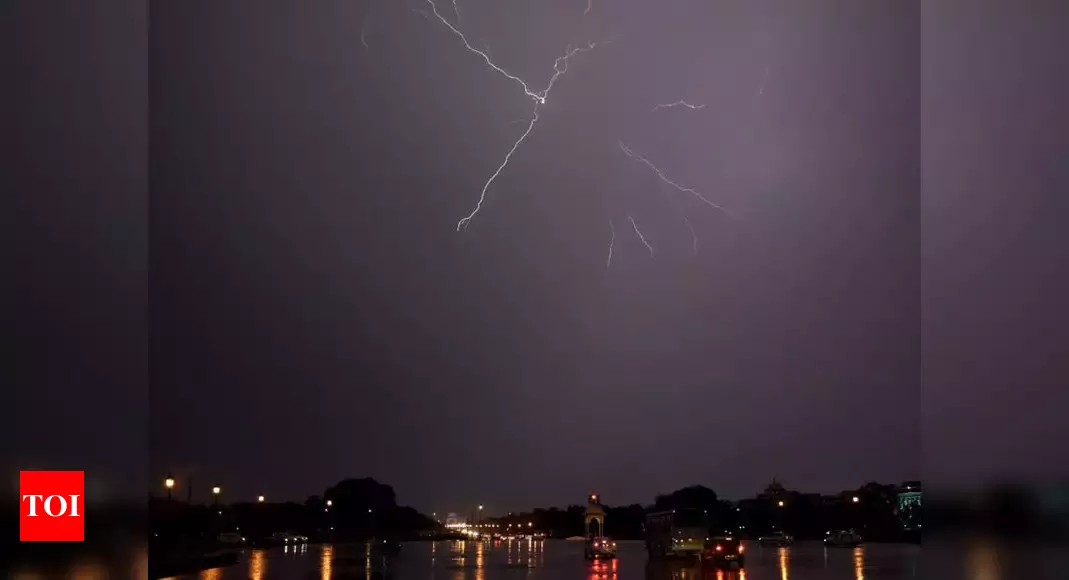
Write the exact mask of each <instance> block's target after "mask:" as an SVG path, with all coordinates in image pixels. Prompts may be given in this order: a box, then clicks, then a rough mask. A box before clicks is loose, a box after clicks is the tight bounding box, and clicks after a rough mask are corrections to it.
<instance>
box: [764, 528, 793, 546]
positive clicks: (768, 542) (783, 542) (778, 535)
mask: <svg viewBox="0 0 1069 580" xmlns="http://www.w3.org/2000/svg"><path fill="white" fill-rule="evenodd" d="M757 543H758V544H761V545H762V546H776V547H780V548H782V547H785V546H790V545H791V544H793V543H794V537H793V536H791V535H790V534H787V533H785V532H782V531H777V532H772V533H771V534H769V535H767V536H761V537H759V538H757Z"/></svg>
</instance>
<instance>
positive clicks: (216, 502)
mask: <svg viewBox="0 0 1069 580" xmlns="http://www.w3.org/2000/svg"><path fill="white" fill-rule="evenodd" d="M222 492H223V488H221V487H219V486H218V485H217V486H215V487H213V488H212V505H219V494H220V493H222Z"/></svg>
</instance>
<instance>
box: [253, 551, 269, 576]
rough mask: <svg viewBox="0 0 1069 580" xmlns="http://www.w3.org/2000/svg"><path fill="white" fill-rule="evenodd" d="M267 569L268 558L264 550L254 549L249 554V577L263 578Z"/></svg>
mask: <svg viewBox="0 0 1069 580" xmlns="http://www.w3.org/2000/svg"><path fill="white" fill-rule="evenodd" d="M266 571H267V558H266V557H265V556H264V551H263V550H253V551H252V554H251V555H250V556H249V579H250V580H263V578H264V574H265V573H266Z"/></svg>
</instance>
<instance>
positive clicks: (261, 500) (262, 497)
mask: <svg viewBox="0 0 1069 580" xmlns="http://www.w3.org/2000/svg"><path fill="white" fill-rule="evenodd" d="M256 501H258V502H260V503H263V501H264V496H262V495H261V496H259V497H257V498H256Z"/></svg>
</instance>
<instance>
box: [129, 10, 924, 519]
mask: <svg viewBox="0 0 1069 580" xmlns="http://www.w3.org/2000/svg"><path fill="white" fill-rule="evenodd" d="M461 4H462V8H463V9H464V10H463V14H464V18H465V20H464V22H463V28H464V29H465V31H466V32H467V33H468V34H470V35H471V37H472V39H473V43H474V44H476V45H477V46H479V45H480V43H485V44H486V45H488V46H489V49H490V54H491V55H492V57H493V58H494V59H495V60H496V61H497V62H500V63H503V64H504V65H505V66H507V67H508V68H509V69H510V70H511V71H514V72H515V74H517V75H519V76H521V77H523V78H525V79H531V84H532V85H534V86H535V87H536V88H541V86H543V84H544V81H543V79H546V80H548V77H549V74H550V73H551V64H552V60H553V59H554V58H556V57H557V56H559V55H560V54H562V53H563V51H564V48H565V47H566V46H567V45H569V44H570V45H572V46H578V45H581V44H585V43H586V42H588V41H591V40H593V41H595V42H603V44H602V45H600V46H598V48H597V49H596V50H595V51H591V52H590V53H584V54H581V55H578V56H576V57H574V58H573V60H572V61H571V63H570V70H569V72H568V73H567V74H566V75H564V76H563V77H561V79H560V81H559V83H558V85H557V87H556V88H555V89H554V92H553V93H552V94H551V97H550V103H549V104H548V105H547V107H546V108H545V109H544V110H543V112H542V120H541V121H540V123H539V124H538V125H537V126H536V128H535V130H534V132H533V133H532V134H531V136H530V138H529V139H528V141H527V142H525V143H524V145H523V146H522V147H521V149H520V150H519V152H518V153H517V154H516V156H515V158H514V160H513V162H512V163H511V164H510V165H509V166H508V168H507V169H506V170H505V171H504V172H503V173H502V175H501V177H500V178H499V179H498V180H497V181H496V182H495V184H494V185H493V186H492V187H491V189H490V191H489V193H488V198H487V202H486V204H485V205H484V207H483V209H482V210H481V212H480V213H479V214H478V215H477V216H476V217H475V219H474V220H473V221H472V222H471V224H470V227H469V228H467V229H466V230H465V231H463V232H460V233H458V232H456V231H454V224H455V223H456V220H457V219H459V218H460V217H463V216H464V215H467V213H468V212H469V211H470V210H471V208H472V206H473V204H474V203H475V201H476V198H477V196H478V191H479V189H480V188H481V187H482V184H483V183H484V181H485V179H486V178H487V176H488V175H489V174H490V173H491V172H492V171H493V169H494V168H495V167H496V165H497V163H499V162H500V159H501V157H502V155H503V154H504V153H505V152H506V151H507V150H508V147H510V146H511V144H512V142H513V141H514V140H515V138H516V137H517V136H518V134H519V132H520V131H522V129H523V124H522V123H514V121H516V120H517V119H523V118H525V117H526V116H527V115H529V113H530V106H531V102H530V101H529V100H528V99H526V98H525V97H524V95H523V93H522V91H520V90H519V88H518V87H517V86H516V85H515V84H513V83H510V82H509V81H508V80H507V79H504V78H502V77H500V76H498V75H497V74H496V73H494V72H493V71H490V70H489V69H487V67H486V66H485V65H484V64H482V63H481V61H480V60H479V59H478V58H477V57H476V56H475V55H473V54H471V53H468V52H466V51H465V50H464V48H463V46H462V45H461V44H460V43H459V41H458V39H457V38H455V37H454V36H451V35H450V33H449V31H448V30H447V29H446V28H445V27H444V26H443V25H441V23H438V22H436V21H434V20H433V19H426V18H423V17H421V16H420V15H419V14H416V13H414V12H413V11H412V10H411V9H412V8H416V9H422V8H424V6H421V3H419V2H410V3H375V2H358V3H352V2H328V3H320V4H317V5H316V6H314V7H310V6H309V5H307V4H305V3H288V2H271V3H266V4H262V5H260V7H259V8H258V9H257V10H256V11H254V12H253V13H250V12H249V11H247V10H246V9H245V8H244V7H239V6H237V5H236V4H225V3H224V4H218V3H165V4H159V5H157V6H154V9H153V12H152V27H153V36H152V53H151V56H152V60H151V66H152V70H153V77H152V82H151V91H150V94H151V98H152V143H153V149H152V164H151V170H152V171H151V187H152V192H153V204H152V214H151V215H152V231H151V235H152V246H151V248H152V264H153V270H152V278H151V290H152V296H153V303H152V308H153V310H152V312H153V323H154V324H153V344H152V347H153V352H154V353H155V355H156V356H155V358H154V360H153V362H154V366H153V369H152V379H153V388H152V394H153V412H154V414H153V422H152V429H153V439H152V445H153V452H154V461H155V474H156V475H159V476H161V477H162V473H163V472H164V471H167V470H181V469H183V468H184V467H186V466H192V465H196V466H197V468H196V471H197V472H198V473H197V475H195V476H194V477H195V478H197V479H202V478H211V479H213V481H214V480H220V481H221V482H222V485H224V486H227V488H228V489H230V490H233V494H234V495H235V496H239V497H252V496H253V494H255V493H258V492H260V491H263V492H264V493H267V494H270V495H272V496H276V497H289V498H301V497H303V494H308V493H314V492H318V491H320V490H321V488H322V487H323V486H324V485H326V484H329V483H331V482H333V481H335V480H337V479H339V478H341V477H344V476H349V475H371V476H374V477H377V478H379V479H381V480H383V481H386V482H389V483H391V484H393V485H394V486H395V487H396V488H397V491H398V493H399V495H400V497H401V499H402V501H406V502H410V503H413V504H416V505H418V506H420V507H423V508H425V509H428V510H430V509H438V511H445V510H446V509H447V508H449V507H455V508H458V509H460V508H462V507H463V506H466V505H468V504H471V503H475V502H482V503H485V504H488V505H500V506H502V507H506V505H507V506H508V507H513V506H515V507H522V506H529V505H534V504H545V503H561V502H567V501H570V500H574V499H575V498H577V497H579V494H582V493H585V491H586V490H587V489H588V488H589V487H597V488H598V489H600V490H602V492H603V493H604V494H605V497H607V498H609V497H611V498H612V499H613V501H645V500H647V499H649V498H650V497H651V496H652V494H654V493H655V492H657V491H664V490H668V489H670V488H674V487H676V486H681V485H685V484H689V483H693V482H703V483H705V484H708V485H710V486H712V487H714V488H716V489H717V490H718V491H720V492H721V493H723V494H725V495H727V496H741V495H744V494H748V493H750V492H753V491H756V489H758V488H759V486H761V485H763V484H764V483H765V482H766V481H767V480H768V478H770V477H771V476H773V475H775V476H779V477H781V478H783V479H785V480H786V481H788V482H789V483H791V484H793V485H795V486H798V487H801V488H806V489H814V490H835V489H838V488H840V487H844V486H851V485H855V484H858V483H860V482H862V481H864V480H868V479H881V480H887V481H894V480H899V479H904V478H908V477H912V476H916V475H917V470H918V468H919V457H918V446H919V439H918V405H919V350H918V349H919V318H918V317H919V296H918V287H919V266H918V262H917V254H918V251H919V250H918V244H919V239H918V236H919V231H918V227H919V226H918V198H917V191H918V179H919V160H918V158H917V154H916V150H917V143H918V138H919V137H918V132H919V128H918V123H919V112H918V90H919V85H918V83H919V79H918V70H917V63H918V52H917V51H918V48H917V40H918V28H917V27H918V23H917V14H916V12H915V10H914V9H911V8H908V7H906V6H905V5H902V4H901V3H896V2H884V3H875V4H872V3H869V4H867V5H866V7H865V8H864V9H862V8H861V7H860V6H854V5H852V4H848V3H830V2H826V3H817V4H814V3H808V5H807V7H806V9H805V10H803V9H801V7H795V8H791V7H790V6H786V5H782V6H781V5H778V4H773V3H769V4H767V5H755V6H750V5H747V4H745V3H725V4H723V5H719V6H716V5H709V4H706V3H672V5H671V6H663V7H655V6H653V5H651V4H642V3H637V2H635V3H624V4H620V5H617V6H609V5H606V6H602V7H595V10H594V12H592V14H591V15H589V16H587V17H585V19H584V17H583V16H582V10H583V8H584V6H579V5H572V3H566V2H555V3H549V4H545V3H515V4H509V5H508V6H507V7H505V6H504V5H498V7H497V8H494V7H493V6H492V5H491V3H485V2H483V3H476V2H462V3H461ZM676 4H678V5H676ZM443 14H451V7H449V6H443ZM361 30H363V31H364V32H365V34H364V37H365V40H366V42H367V44H368V46H367V47H366V48H365V47H364V46H363V43H362V41H361V38H360V31H361ZM606 40H608V41H609V42H604V41H606ZM476 41H478V42H476ZM766 68H768V69H769V71H770V72H769V73H768V78H767V83H766V86H765V89H764V91H763V95H762V96H761V97H760V99H755V96H756V94H757V92H758V90H759V86H760V85H761V82H762V79H763V75H764V74H765V73H764V71H765V69H766ZM680 98H687V99H693V100H697V101H702V102H705V103H707V107H706V108H705V109H703V110H701V111H690V110H672V111H661V112H658V113H656V114H651V113H650V108H651V107H652V106H653V105H654V104H656V103H658V102H671V101H675V100H678V99H680ZM619 140H623V141H625V142H626V143H628V144H629V146H631V147H633V148H634V149H635V150H636V151H639V152H641V153H643V154H645V155H648V157H649V159H650V160H652V161H653V162H654V163H656V164H657V165H658V166H659V167H661V168H662V169H663V170H664V171H665V172H666V174H668V175H670V176H671V177H672V178H673V179H675V180H676V181H678V182H680V183H682V184H684V185H688V186H692V187H694V188H696V189H697V190H698V191H701V192H703V193H704V194H706V195H708V196H709V197H710V198H711V199H713V200H715V201H716V202H717V203H721V204H724V205H726V206H728V207H730V208H732V209H733V210H736V211H737V212H738V213H739V214H741V215H742V216H743V219H742V220H741V221H732V220H730V219H727V218H725V216H724V215H723V214H721V213H718V212H717V211H715V210H713V209H711V208H709V207H708V206H705V205H703V204H701V203H700V202H698V201H697V200H696V199H694V198H693V197H688V195H687V194H684V193H680V192H678V191H675V190H673V189H672V188H671V187H669V186H666V185H665V184H663V183H661V182H659V181H658V179H657V178H656V176H655V175H653V173H652V172H651V171H649V169H648V168H646V167H644V166H643V165H642V164H640V163H637V162H635V161H633V160H632V159H629V158H627V157H626V156H624V155H623V154H622V153H621V151H620V150H619V148H618V146H617V142H618V141H619ZM628 215H630V216H632V217H634V218H635V220H636V222H637V223H638V224H639V226H640V227H641V228H643V232H644V233H645V234H646V235H647V237H648V238H649V239H650V241H651V243H652V244H653V245H654V246H655V252H654V254H655V256H654V258H653V259H652V260H651V259H650V258H649V256H648V254H647V252H646V249H645V248H643V247H642V246H641V245H640V242H639V241H638V240H637V238H636V237H635V236H634V235H633V232H632V231H631V230H630V224H629V222H628V221H627V216H628ZM681 215H686V216H687V217H688V218H689V220H690V221H691V223H692V224H693V226H694V228H695V231H696V232H697V235H698V238H699V246H700V248H699V252H698V253H697V254H696V255H694V254H693V252H692V248H691V236H690V233H689V230H688V229H687V227H686V224H685V222H683V221H682V219H681ZM610 219H611V220H613V221H614V223H615V225H616V231H617V243H616V246H615V248H614V251H615V256H614V259H613V265H612V267H611V268H610V269H606V268H605V265H604V264H605V258H606V252H607V249H608V243H609V237H610V231H609V226H608V222H609V220H610ZM829 440H835V441H839V443H838V444H837V445H836V452H835V453H834V454H829V453H828V452H827V449H828V441H829ZM724 460H726V463H724ZM724 465H728V466H730V467H729V468H725V467H724ZM640 466H641V467H640ZM204 485H205V486H207V485H208V482H207V481H205V483H204ZM205 489H206V488H205Z"/></svg>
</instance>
